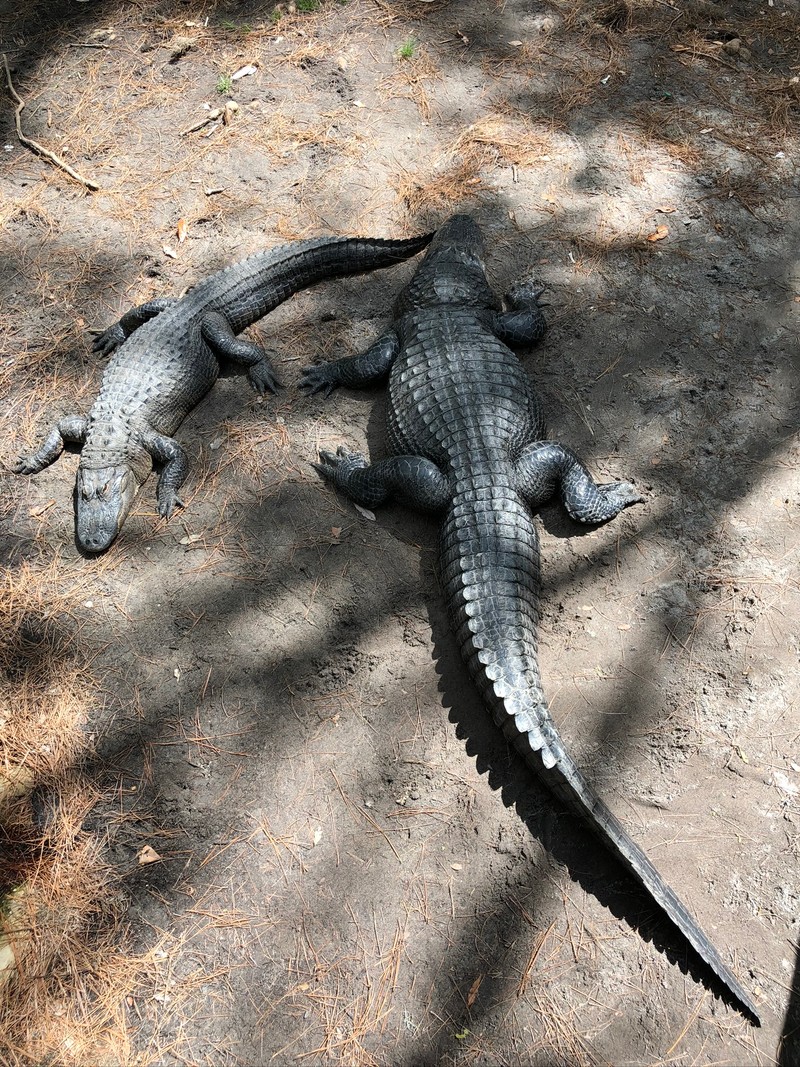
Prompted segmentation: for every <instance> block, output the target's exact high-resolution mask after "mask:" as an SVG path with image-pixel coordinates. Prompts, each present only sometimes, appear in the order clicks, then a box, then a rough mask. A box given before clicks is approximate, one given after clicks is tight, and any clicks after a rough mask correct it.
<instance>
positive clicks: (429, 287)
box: [395, 215, 500, 316]
mask: <svg viewBox="0 0 800 1067" xmlns="http://www.w3.org/2000/svg"><path fill="white" fill-rule="evenodd" d="M483 253H484V245H483V235H482V234H481V231H480V227H479V226H478V224H477V223H476V222H475V220H474V219H473V218H471V217H470V216H469V215H452V216H451V217H450V218H449V219H448V220H447V222H445V223H444V224H443V225H442V226H440V227H439V229H438V230H437V231H436V233H435V234H434V237H433V240H432V241H431V243H430V244H429V245H428V249H427V251H426V253H425V258H424V259H423V261H422V263H421V264H420V265H419V267H418V268H417V272H416V274H415V275H414V277H413V278H412V279H411V281H410V282H409V283H408V285H407V286H406V287H405V289H403V290H402V291H401V293H400V295H399V297H398V299H397V302H396V304H395V314H397V315H398V316H400V315H403V314H404V313H405V312H406V311H409V310H410V309H411V308H414V307H417V308H419V307H430V306H436V307H441V306H442V305H443V304H467V305H470V306H472V307H487V308H499V306H500V304H499V302H498V300H497V297H496V296H495V294H494V292H493V291H492V289H491V288H490V286H489V283H488V282H487V280H486V274H485V271H484V263H483Z"/></svg>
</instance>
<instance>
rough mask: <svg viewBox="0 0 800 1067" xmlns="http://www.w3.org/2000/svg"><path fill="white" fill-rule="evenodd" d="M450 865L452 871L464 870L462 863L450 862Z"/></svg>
mask: <svg viewBox="0 0 800 1067" xmlns="http://www.w3.org/2000/svg"><path fill="white" fill-rule="evenodd" d="M450 866H451V867H452V868H453V870H454V871H463V870H464V864H463V863H451V864H450Z"/></svg>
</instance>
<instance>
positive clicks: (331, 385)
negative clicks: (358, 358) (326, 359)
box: [298, 363, 339, 455]
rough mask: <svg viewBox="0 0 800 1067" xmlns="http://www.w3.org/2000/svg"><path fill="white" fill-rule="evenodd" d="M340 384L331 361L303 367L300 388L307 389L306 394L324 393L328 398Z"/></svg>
mask: <svg viewBox="0 0 800 1067" xmlns="http://www.w3.org/2000/svg"><path fill="white" fill-rule="evenodd" d="M338 386H339V381H338V378H337V376H336V372H335V370H334V368H333V364H331V363H319V364H317V365H316V366H313V367H303V377H302V378H301V379H300V381H299V382H298V388H300V389H303V390H305V393H306V396H314V394H315V393H324V394H325V399H326V400H327V399H328V397H329V396H330V395H331V393H332V392H333V391H334V389H336V388H338ZM329 455H330V453H329Z"/></svg>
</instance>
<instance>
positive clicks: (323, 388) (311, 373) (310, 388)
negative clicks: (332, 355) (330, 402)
mask: <svg viewBox="0 0 800 1067" xmlns="http://www.w3.org/2000/svg"><path fill="white" fill-rule="evenodd" d="M338 385H339V382H338V381H337V380H336V377H335V373H334V371H333V368H332V367H331V365H330V364H327V363H320V364H317V365H315V366H311V367H303V377H302V378H301V379H300V381H299V383H298V388H300V389H303V390H305V391H306V396H314V395H315V394H316V393H324V396H325V399H326V400H327V399H328V397H329V396H330V395H331V393H332V392H333V391H334V389H336V388H337V387H338Z"/></svg>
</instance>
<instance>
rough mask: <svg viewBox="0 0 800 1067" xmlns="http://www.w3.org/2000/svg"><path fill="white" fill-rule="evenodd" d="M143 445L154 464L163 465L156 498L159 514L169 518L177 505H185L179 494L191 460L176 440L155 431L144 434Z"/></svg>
mask: <svg viewBox="0 0 800 1067" xmlns="http://www.w3.org/2000/svg"><path fill="white" fill-rule="evenodd" d="M142 446H143V447H144V449H145V450H146V451H147V452H148V453H149V455H150V457H151V458H152V460H153V463H154V464H161V465H162V469H161V473H160V474H159V476H158V486H157V487H156V499H157V500H158V514H159V515H160V516H161V517H162V519H168V518H169V517H170V515H172V512H173V511H174V510H175V507H176V506H178V507H183V506H184V504H183V501H182V500H181V499H180V497H179V496H178V490H179V489H180V487H181V486H182V485H183V483H184V482H185V481H186V475H187V474H188V473H189V461H188V459H187V458H186V453H185V452H184V451H183V449H182V448H181V446H180V445H179V444H178V442H177V441H176V440H174V439H173V438H172V437H164V436H162V435H161V434H158V433H155V432H154V431H150V432H149V433H146V434H144V435H143V437H142Z"/></svg>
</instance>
